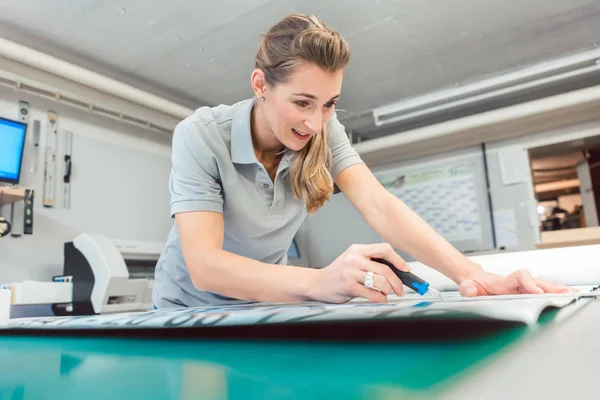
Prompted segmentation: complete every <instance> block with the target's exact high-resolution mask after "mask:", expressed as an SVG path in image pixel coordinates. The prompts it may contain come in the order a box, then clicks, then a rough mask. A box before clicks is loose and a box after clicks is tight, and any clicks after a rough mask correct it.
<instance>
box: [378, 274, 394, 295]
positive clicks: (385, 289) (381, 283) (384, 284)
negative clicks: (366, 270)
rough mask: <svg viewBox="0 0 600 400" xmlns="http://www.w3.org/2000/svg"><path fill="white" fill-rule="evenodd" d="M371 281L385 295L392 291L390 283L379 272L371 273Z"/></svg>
mask: <svg viewBox="0 0 600 400" xmlns="http://www.w3.org/2000/svg"><path fill="white" fill-rule="evenodd" d="M373 281H374V286H375V287H376V288H377V289H379V290H381V292H382V293H383V294H385V295H386V296H387V295H388V294H392V293H394V289H392V285H390V283H389V282H388V280H387V279H386V278H385V277H384V276H381V275H379V274H373Z"/></svg>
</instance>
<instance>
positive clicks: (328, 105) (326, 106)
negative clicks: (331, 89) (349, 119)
mask: <svg viewBox="0 0 600 400" xmlns="http://www.w3.org/2000/svg"><path fill="white" fill-rule="evenodd" d="M334 106H335V101H331V102H329V103H327V104H325V108H331V107H334Z"/></svg>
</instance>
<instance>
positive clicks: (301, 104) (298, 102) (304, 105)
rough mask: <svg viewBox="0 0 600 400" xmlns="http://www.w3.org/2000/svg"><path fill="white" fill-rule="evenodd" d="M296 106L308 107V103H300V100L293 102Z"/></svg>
mask: <svg viewBox="0 0 600 400" xmlns="http://www.w3.org/2000/svg"><path fill="white" fill-rule="evenodd" d="M295 103H296V104H297V105H299V106H300V107H302V108H304V107H308V105H309V104H308V102H306V101H302V100H298V101H296V102H295Z"/></svg>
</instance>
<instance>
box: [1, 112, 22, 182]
mask: <svg viewBox="0 0 600 400" xmlns="http://www.w3.org/2000/svg"><path fill="white" fill-rule="evenodd" d="M26 132H27V124H25V123H23V122H17V121H11V120H9V119H4V118H0V182H9V183H19V179H20V177H21V164H22V161H23V149H24V148H25V134H26Z"/></svg>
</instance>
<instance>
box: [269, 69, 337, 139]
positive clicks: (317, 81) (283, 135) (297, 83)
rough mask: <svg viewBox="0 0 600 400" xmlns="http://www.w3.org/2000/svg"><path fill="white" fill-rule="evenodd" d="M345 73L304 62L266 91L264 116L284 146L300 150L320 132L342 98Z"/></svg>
mask: <svg viewBox="0 0 600 400" xmlns="http://www.w3.org/2000/svg"><path fill="white" fill-rule="evenodd" d="M343 74H344V71H343V70H338V71H335V72H327V71H324V70H322V69H321V68H320V67H318V66H316V65H314V64H310V63H303V64H300V65H298V66H297V67H296V68H295V70H294V72H293V73H292V74H291V75H290V77H289V78H288V80H287V81H286V82H283V83H279V84H277V85H275V87H272V88H270V90H267V92H266V93H265V98H266V101H265V102H264V103H262V105H263V106H264V111H265V116H266V119H267V122H268V124H269V126H270V128H271V130H272V132H273V134H274V135H275V137H276V138H277V139H278V140H279V141H280V142H281V143H282V144H283V145H284V146H285V147H287V148H288V149H290V150H294V151H298V150H301V149H302V148H303V147H304V146H306V144H307V143H308V141H309V139H310V138H311V137H312V136H313V135H318V134H320V133H321V131H322V127H323V125H324V124H325V123H326V122H327V121H328V120H329V118H330V117H331V113H332V112H333V110H334V108H335V103H336V101H337V100H338V99H339V97H340V91H341V89H342V80H343Z"/></svg>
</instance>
